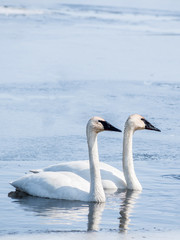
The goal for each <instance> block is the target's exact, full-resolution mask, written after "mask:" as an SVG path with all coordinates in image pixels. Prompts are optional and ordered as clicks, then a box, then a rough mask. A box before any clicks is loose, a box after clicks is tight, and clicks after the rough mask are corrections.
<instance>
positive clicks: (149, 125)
mask: <svg viewBox="0 0 180 240" xmlns="http://www.w3.org/2000/svg"><path fill="white" fill-rule="evenodd" d="M141 120H142V121H143V122H144V123H145V129H147V130H152V131H157V132H161V130H160V129H158V128H156V127H154V126H153V125H152V124H151V123H150V122H148V121H147V120H146V119H144V118H142V119H141Z"/></svg>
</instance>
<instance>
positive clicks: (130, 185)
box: [31, 114, 160, 190]
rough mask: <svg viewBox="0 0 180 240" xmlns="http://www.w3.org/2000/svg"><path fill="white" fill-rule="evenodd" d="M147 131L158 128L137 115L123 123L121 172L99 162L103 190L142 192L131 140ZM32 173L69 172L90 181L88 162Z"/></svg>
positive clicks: (59, 165) (67, 164) (75, 162)
mask: <svg viewBox="0 0 180 240" xmlns="http://www.w3.org/2000/svg"><path fill="white" fill-rule="evenodd" d="M141 129H148V130H154V131H160V130H159V129H158V128H156V127H154V126H153V125H152V124H150V123H149V122H148V121H147V120H145V118H144V117H142V116H141V115H139V114H133V115H131V116H129V118H128V119H127V121H126V123H125V128H124V139H123V172H121V171H119V170H118V169H116V168H114V167H112V166H110V165H108V164H106V163H101V162H100V169H101V178H102V184H103V188H104V189H118V188H119V189H125V188H127V189H132V190H142V186H141V184H140V183H139V181H138V179H137V177H136V174H135V171H134V163H133V154H132V138H133V134H134V132H135V131H136V130H141ZM31 171H32V172H34V173H37V172H48V171H55V172H58V171H70V172H73V173H76V174H78V175H79V176H81V177H82V178H84V179H86V180H87V181H89V180H90V175H89V163H88V161H74V162H68V163H60V164H56V165H52V166H49V167H46V168H44V169H38V170H31Z"/></svg>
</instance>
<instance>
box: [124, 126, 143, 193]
mask: <svg viewBox="0 0 180 240" xmlns="http://www.w3.org/2000/svg"><path fill="white" fill-rule="evenodd" d="M133 134H134V130H133V129H132V128H130V127H128V126H126V127H125V130H124V139H123V171H124V176H125V179H126V183H127V188H128V189H132V190H142V187H141V184H140V182H139V180H138V179H137V177H136V173H135V170H134V162H133V153H132V141H133Z"/></svg>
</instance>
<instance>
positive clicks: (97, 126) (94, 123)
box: [87, 117, 122, 133]
mask: <svg viewBox="0 0 180 240" xmlns="http://www.w3.org/2000/svg"><path fill="white" fill-rule="evenodd" d="M87 129H89V130H91V131H94V132H96V133H99V132H102V131H114V132H122V131H121V130H120V129H118V128H116V127H114V126H113V125H111V124H110V123H108V122H107V121H105V120H104V119H103V118H100V117H92V118H91V119H90V120H89V121H88V124H87Z"/></svg>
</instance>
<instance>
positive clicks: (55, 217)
mask: <svg viewBox="0 0 180 240" xmlns="http://www.w3.org/2000/svg"><path fill="white" fill-rule="evenodd" d="M8 196H9V197H11V198H12V199H14V200H15V201H14V203H16V204H19V205H20V206H21V207H22V208H23V209H24V210H25V211H28V212H30V211H31V212H34V213H35V215H36V216H38V217H43V218H44V219H45V220H46V223H45V224H58V225H61V226H62V225H64V226H69V225H71V224H72V225H73V224H75V225H76V226H74V227H73V229H71V230H72V231H74V229H77V227H78V229H77V231H78V232H79V231H84V226H83V225H84V223H85V222H87V228H85V231H98V230H99V224H100V221H101V215H102V212H103V210H104V207H105V203H93V202H89V203H88V202H81V201H68V200H59V199H49V198H38V197H33V196H30V195H27V194H25V193H22V192H18V191H15V192H10V193H9V194H8ZM82 223H83V225H82ZM79 226H80V228H79ZM68 229H69V227H68ZM61 230H62V231H64V230H66V229H65V228H63V229H58V231H61ZM75 231H76V230H75Z"/></svg>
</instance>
